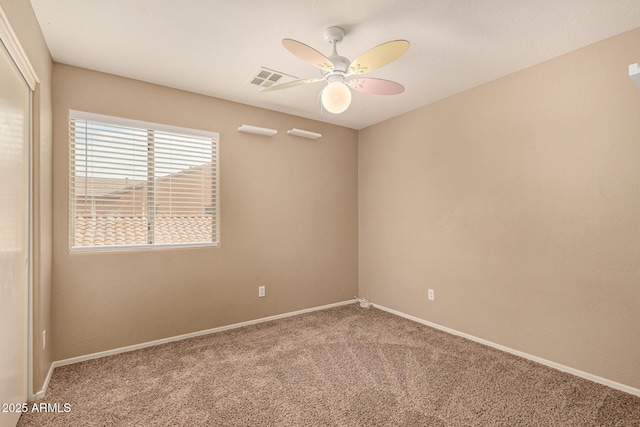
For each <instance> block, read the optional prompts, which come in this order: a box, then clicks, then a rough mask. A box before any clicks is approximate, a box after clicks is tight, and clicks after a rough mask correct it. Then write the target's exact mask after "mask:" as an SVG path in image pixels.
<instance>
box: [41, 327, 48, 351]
mask: <svg viewBox="0 0 640 427" xmlns="http://www.w3.org/2000/svg"><path fill="white" fill-rule="evenodd" d="M45 348H47V331H46V330H44V331H42V350H43V351H44V349H45Z"/></svg>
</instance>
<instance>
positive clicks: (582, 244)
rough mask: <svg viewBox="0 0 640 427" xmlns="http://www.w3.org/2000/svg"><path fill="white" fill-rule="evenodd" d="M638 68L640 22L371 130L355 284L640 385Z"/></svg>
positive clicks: (430, 315) (414, 311) (385, 301)
mask: <svg viewBox="0 0 640 427" xmlns="http://www.w3.org/2000/svg"><path fill="white" fill-rule="evenodd" d="M634 62H640V30H634V31H631V32H628V33H624V34H622V35H619V36H617V37H614V38H611V39H608V40H605V41H603V42H600V43H597V44H594V45H591V46H588V47H586V48H584V49H581V50H578V51H575V52H572V53H570V54H567V55H564V56H562V57H559V58H556V59H553V60H551V61H547V62H545V63H543V64H540V65H537V66H534V67H532V68H529V69H526V70H523V71H520V72H517V73H515V74H512V75H509V76H506V77H504V78H501V79H498V80H496V81H493V82H490V83H488V84H485V85H482V86H480V87H477V88H475V89H472V90H469V91H467V92H464V93H461V94H459V95H456V96H453V97H451V98H448V99H445V100H443V101H441V102H438V103H435V104H432V105H430V106H426V107H423V108H421V109H418V110H415V111H413V112H410V113H408V114H404V115H402V116H399V117H396V118H394V119H391V120H388V121H386V122H383V123H380V124H378V125H375V126H371V127H369V128H367V129H364V130H362V131H360V133H359V154H358V155H359V265H360V268H359V279H360V289H359V290H360V294H363V295H366V294H367V292H369V293H370V295H371V299H372V300H373V302H375V303H379V304H381V305H383V306H386V307H389V308H393V309H396V310H399V311H401V312H404V313H407V314H411V315H414V316H417V317H420V318H422V319H426V320H429V321H432V322H435V323H438V324H440V325H443V326H447V327H450V328H453V329H456V330H459V331H462V332H466V333H469V334H472V335H474V336H476V337H480V338H484V339H487V340H490V341H493V342H495V343H498V344H502V345H505V346H507V347H511V348H513V349H517V350H520V351H524V352H526V353H529V354H532V355H535V356H538V357H542V358H545V359H548V360H551V361H554V362H557V363H561V364H564V365H567V366H570V367H573V368H576V369H579V370H583V371H586V372H588V373H591V374H595V375H598V376H601V377H604V378H607V379H610V380H613V381H617V382H620V383H623V384H626V385H629V386H632V387H636V388H640V344H639V337H640V286H639V284H640V262H639V261H638V260H639V259H640V167H639V164H640V139H639V138H640V120H639V118H640V88H639V87H638V86H636V85H635V84H634V83H633V82H632V81H631V79H630V78H629V77H628V65H629V64H630V63H634ZM428 288H433V289H435V295H436V299H435V301H434V302H429V301H428V300H427V289H428Z"/></svg>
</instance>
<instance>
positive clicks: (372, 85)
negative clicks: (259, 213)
mask: <svg viewBox="0 0 640 427" xmlns="http://www.w3.org/2000/svg"><path fill="white" fill-rule="evenodd" d="M349 86H350V87H351V89H353V90H355V91H357V92H362V93H368V94H372V95H397V94H399V93H402V92H404V86H402V85H401V84H400V83H396V82H392V81H391V80H384V79H374V78H372V77H362V78H357V79H353V80H349Z"/></svg>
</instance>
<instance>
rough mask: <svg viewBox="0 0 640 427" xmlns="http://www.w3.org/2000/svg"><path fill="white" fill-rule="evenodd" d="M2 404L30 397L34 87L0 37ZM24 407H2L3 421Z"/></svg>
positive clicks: (0, 424) (10, 422)
mask: <svg viewBox="0 0 640 427" xmlns="http://www.w3.org/2000/svg"><path fill="white" fill-rule="evenodd" d="M0 82H1V84H0V404H2V406H3V407H2V408H0V410H15V409H16V405H19V404H21V403H24V402H26V401H27V361H28V356H27V337H28V333H27V332H28V331H27V327H28V294H29V265H28V264H29V197H30V195H29V191H30V189H29V173H30V171H29V162H30V160H29V146H30V144H29V141H30V127H31V126H30V111H31V106H30V103H31V91H30V89H29V86H28V85H27V83H26V82H25V80H24V78H23V77H22V74H21V73H20V71H18V68H17V67H16V65H15V63H14V62H13V60H12V59H11V57H10V56H9V54H8V52H7V50H6V48H5V46H4V44H2V42H0ZM19 417H20V413H19V412H4V411H2V412H0V427H6V426H11V427H13V426H15V424H16V422H17V420H18V418H19Z"/></svg>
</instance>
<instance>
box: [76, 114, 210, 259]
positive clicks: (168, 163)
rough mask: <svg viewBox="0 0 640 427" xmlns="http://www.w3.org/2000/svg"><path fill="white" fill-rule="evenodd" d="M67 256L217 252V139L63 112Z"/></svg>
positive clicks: (190, 132) (177, 130) (183, 131)
mask: <svg viewBox="0 0 640 427" xmlns="http://www.w3.org/2000/svg"><path fill="white" fill-rule="evenodd" d="M69 141H70V150H69V152H70V159H69V160H70V161H69V165H70V168H69V170H70V176H69V201H70V205H71V206H70V228H69V229H70V234H71V235H70V242H71V248H72V250H82V249H86V248H91V249H98V248H108V249H114V248H131V247H157V246H193V245H209V246H217V244H218V216H219V213H218V134H217V133H215V132H205V131H198V130H192V129H184V128H176V127H172V126H165V125H160V124H155V123H146V122H139V121H133V120H126V119H121V118H116V117H109V116H101V115H97V114H90V113H83V112H78V111H70V112H69Z"/></svg>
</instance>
